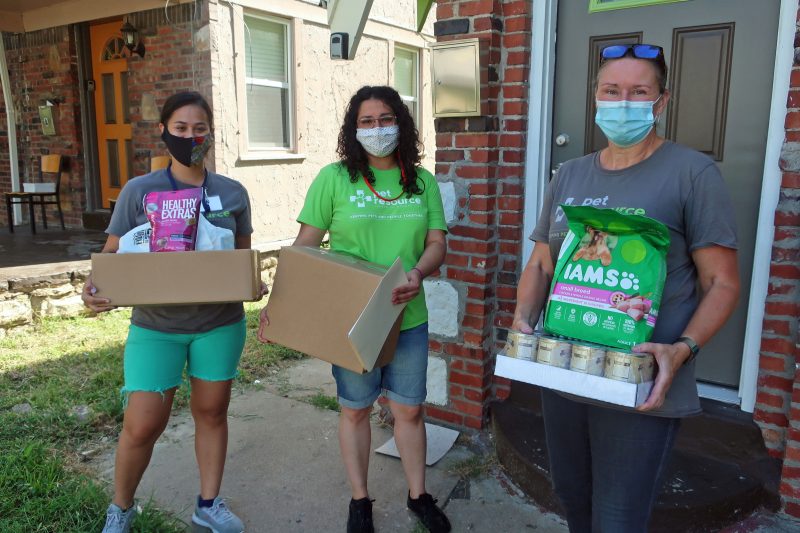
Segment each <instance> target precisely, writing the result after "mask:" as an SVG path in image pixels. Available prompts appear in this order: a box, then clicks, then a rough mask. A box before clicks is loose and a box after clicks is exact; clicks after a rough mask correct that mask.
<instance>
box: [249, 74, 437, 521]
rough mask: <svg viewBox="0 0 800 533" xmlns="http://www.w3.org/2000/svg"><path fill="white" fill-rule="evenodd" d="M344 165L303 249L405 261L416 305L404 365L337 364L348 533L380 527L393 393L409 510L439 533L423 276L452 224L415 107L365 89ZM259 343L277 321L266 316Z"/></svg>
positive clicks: (302, 239)
mask: <svg viewBox="0 0 800 533" xmlns="http://www.w3.org/2000/svg"><path fill="white" fill-rule="evenodd" d="M337 153H338V155H339V157H340V161H338V162H337V163H333V164H331V165H328V166H326V167H324V168H323V169H322V170H321V171H320V172H319V175H317V177H316V178H315V179H314V182H313V183H312V184H311V187H310V188H309V190H308V194H307V196H306V200H305V204H304V206H303V209H302V210H301V212H300V215H299V216H298V218H297V220H298V222H300V232H299V234H298V235H297V239H295V241H294V245H297V246H312V247H319V246H320V244H321V243H322V239H323V237H324V236H325V233H326V232H327V233H329V236H330V247H331V249H332V250H334V251H338V252H343V253H347V254H349V255H353V256H356V257H359V258H361V259H364V260H367V261H371V262H374V263H378V264H381V265H386V266H389V265H391V264H392V263H393V262H394V261H395V260H396V259H397V258H398V257H399V258H400V259H401V260H402V263H403V267H404V269H405V270H406V276H407V278H408V283H406V284H405V285H403V286H401V287H398V288H397V289H395V290H394V292H393V293H392V301H393V303H395V304H401V303H407V305H406V307H405V310H404V313H403V320H402V324H401V327H400V330H401V331H400V338H399V340H398V342H397V348H396V350H395V354H394V359H393V360H392V362H391V363H389V364H388V365H387V366H384V367H382V368H377V369H375V370H373V371H371V372H368V373H366V374H357V373H355V372H352V371H350V370H346V369H344V368H340V367H338V366H335V365H334V366H333V376H334V378H335V380H336V388H337V396H338V399H339V404H340V405H341V415H340V417H339V445H340V448H341V454H342V460H343V461H344V466H345V470H346V472H347V478H348V481H349V482H350V489H351V492H352V499H351V500H350V508H349V516H348V520H347V531H348V533H369V532H372V531H374V528H373V523H372V500H371V499H370V496H369V492H368V490H367V469H368V466H369V454H370V442H371V428H370V413H371V412H372V406H373V404H374V402H375V400H376V399H377V398H378V396H379V395H380V394H381V393H382V391H385V395H386V397H387V398H388V402H389V408H390V409H391V411H392V415H393V416H394V436H395V441H396V442H397V449H398V450H399V452H400V459H401V461H402V465H403V471H404V473H405V477H406V481H407V482H408V487H409V491H408V495H407V502H406V504H407V506H408V508H409V509H410V510H411V511H413V512H414V513H415V514H416V515H417V516H418V517H419V519H420V520H421V522H422V523H423V524H424V525H425V526H426V527H427V528H428V530H429V531H432V532H434V533H438V532H446V531H450V522H449V521H448V519H447V517H446V516H445V515H444V513H443V512H442V511H441V509H439V508H438V507H437V506H436V500H435V499H433V498H432V497H431V495H430V494H428V493H427V492H426V490H425V453H426V436H425V424H424V422H423V418H422V403H423V402H424V401H425V396H426V383H425V382H426V375H427V365H428V313H427V308H426V306H425V294H424V291H423V287H422V280H423V279H424V278H425V276H427V275H429V274H431V273H433V272H435V271H436V270H437V269H438V268H439V266H440V265H441V264H442V261H443V260H444V257H445V252H446V241H445V233H446V231H447V225H446V224H445V220H444V209H443V207H442V199H441V195H440V193H439V186H438V185H437V183H436V179H435V178H434V177H433V176H432V175H431V173H430V172H428V171H427V170H425V169H423V168H422V167H420V166H419V164H420V143H419V134H418V132H417V129H416V127H415V126H414V120H413V118H412V117H411V115H410V113H409V111H408V108H407V107H406V105H405V104H404V103H403V101H402V100H401V98H400V95H399V94H398V93H397V91H395V90H394V89H392V88H391V87H362V88H361V89H359V90H358V92H356V94H355V95H354V96H353V97H352V98H351V99H350V102H349V104H348V106H347V109H346V111H345V116H344V123H343V124H342V127H341V130H340V133H339V143H338V147H337ZM261 319H262V323H261V328H260V330H259V337H260V338H261V339H262V341H264V342H267V341H266V339H265V337H264V328H265V327H266V326H267V325H268V324H269V319H268V317H267V314H266V308H264V311H262V315H261Z"/></svg>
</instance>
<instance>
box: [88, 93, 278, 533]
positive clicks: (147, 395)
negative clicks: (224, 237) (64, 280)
mask: <svg viewBox="0 0 800 533" xmlns="http://www.w3.org/2000/svg"><path fill="white" fill-rule="evenodd" d="M212 119H213V115H212V113H211V108H210V107H209V105H208V102H207V101H206V100H205V98H203V96H202V95H201V94H199V93H197V92H181V93H177V94H174V95H172V96H170V97H169V98H167V100H166V102H164V106H163V108H162V109H161V122H160V124H159V128H160V130H161V138H162V140H163V141H164V144H165V145H166V147H167V149H168V150H169V153H170V156H171V160H170V164H169V166H168V167H167V168H165V169H162V170H156V171H155V172H151V173H149V174H145V175H144V176H139V177H137V178H134V179H132V180H130V181H129V182H128V183H126V184H125V187H123V189H122V191H121V192H120V194H119V198H118V199H117V204H116V207H115V209H114V213H113V214H112V216H111V222H110V223H109V226H108V229H107V230H106V233H108V240H107V241H106V244H105V246H104V247H103V253H116V252H117V251H118V250H119V248H120V238H121V237H122V236H123V235H125V234H126V233H128V232H129V231H131V230H132V229H134V228H137V227H138V226H140V225H142V224H146V223H147V215H146V213H145V208H144V205H143V201H142V200H143V198H144V196H145V195H146V194H147V193H149V192H153V191H174V190H183V189H190V188H198V187H199V188H202V189H203V190H202V192H201V194H202V202H201V204H202V212H203V213H204V214H201V215H200V216H205V217H206V219H207V220H208V222H210V223H211V224H212V225H213V226H215V227H218V228H220V229H222V228H224V229H226V230H229V231H230V232H231V233H232V234H233V240H234V245H235V247H236V248H250V239H251V237H250V235H251V234H252V233H253V227H252V225H251V223H250V200H249V198H248V195H247V191H246V190H245V188H244V187H243V186H242V184H241V183H239V182H237V181H234V180H232V179H230V178H227V177H225V176H221V175H219V174H215V173H213V172H209V171H208V170H206V169H205V165H204V160H205V156H206V154H207V152H208V150H209V148H210V147H211V145H212V142H213V137H212V127H213V124H212ZM217 231H219V230H217ZM223 232H224V230H223ZM154 274H155V273H154ZM198 290H199V291H202V290H203V289H202V286H199V287H198ZM95 292H96V291H95V287H94V286H93V285H92V281H91V278H89V279H88V280H87V282H86V285H85V286H84V289H83V294H82V298H83V301H84V303H85V304H86V306H87V307H89V308H90V309H92V310H93V311H94V312H97V313H99V312H103V311H108V310H110V309H113V305H114V302H113V301H109V300H108V299H106V298H100V297H97V296H95ZM261 292H262V293H264V292H266V286H265V285H263V284H262V288H261ZM244 342H245V318H244V308H243V306H242V304H241V303H223V304H207V305H170V306H136V307H134V308H133V312H132V314H131V326H130V330H129V332H128V338H127V339H126V342H125V353H124V360H123V365H124V375H125V384H124V387H123V388H122V393H123V394H124V396H125V418H124V421H123V424H122V433H121V434H120V437H119V444H118V445H117V453H116V457H115V463H114V497H113V499H112V503H111V505H109V507H108V510H107V513H106V523H105V527H104V529H103V532H104V533H126V532H128V531H130V529H131V525H132V523H133V521H134V519H135V517H136V513H137V509H136V505H135V503H134V499H133V498H134V493H135V492H136V488H137V486H138V485H139V482H140V481H141V479H142V475H143V474H144V471H145V469H146V468H147V465H148V464H149V462H150V457H151V455H152V453H153V447H154V446H155V443H156V441H157V440H158V438H159V436H160V435H161V433H162V432H163V431H164V428H165V427H166V425H167V422H168V421H169V417H170V412H171V410H172V402H173V399H174V397H175V391H176V390H177V388H178V386H180V384H181V382H182V381H183V372H184V369H185V370H186V373H187V375H188V376H189V380H190V382H191V398H190V400H189V404H190V407H191V411H192V418H193V419H194V423H195V454H196V455H197V465H198V468H199V471H200V494H199V495H198V497H197V503H196V505H195V509H194V513H193V515H192V522H194V523H195V524H199V525H201V526H204V527H207V528H209V529H210V530H211V531H213V532H214V533H239V532H242V531H244V525H243V523H242V521H241V520H240V519H239V518H238V517H237V516H236V515H234V514H233V513H232V512H231V511H230V510H229V509H228V507H227V505H226V504H225V501H224V500H223V499H222V498H220V497H219V491H220V486H221V484H222V472H223V470H224V467H225V454H226V450H227V445H228V404H229V402H230V395H231V384H232V381H233V378H234V377H235V376H236V373H237V370H236V368H237V366H238V364H239V358H240V356H241V354H242V349H243V348H244Z"/></svg>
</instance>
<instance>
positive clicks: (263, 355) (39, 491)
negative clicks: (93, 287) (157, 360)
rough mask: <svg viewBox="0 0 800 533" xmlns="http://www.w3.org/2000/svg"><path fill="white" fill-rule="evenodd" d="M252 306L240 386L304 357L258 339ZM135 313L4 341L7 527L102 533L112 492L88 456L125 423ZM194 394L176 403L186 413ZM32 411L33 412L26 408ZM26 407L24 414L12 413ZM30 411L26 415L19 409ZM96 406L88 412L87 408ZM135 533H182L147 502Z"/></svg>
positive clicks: (3, 501) (2, 501) (1, 434)
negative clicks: (126, 349)
mask: <svg viewBox="0 0 800 533" xmlns="http://www.w3.org/2000/svg"><path fill="white" fill-rule="evenodd" d="M261 305H262V304H260V303H258V304H246V306H245V310H246V312H247V342H246V345H245V350H244V354H243V356H242V361H241V365H240V376H239V378H238V379H237V383H236V384H235V386H239V387H245V386H247V384H248V383H252V382H253V381H254V380H256V379H260V378H262V377H264V376H266V375H267V373H268V372H269V369H270V368H271V367H274V366H275V365H279V364H280V363H281V362H282V361H285V360H287V359H298V358H301V357H303V356H302V355H301V354H298V353H297V352H294V351H292V350H289V349H287V348H283V347H281V346H274V345H262V344H261V343H259V342H258V340H257V339H256V331H257V327H258V310H259V308H260V307H261ZM129 318H130V312H129V311H114V312H111V313H104V314H102V315H100V316H98V317H93V318H73V319H46V320H44V321H42V322H41V323H40V324H39V325H38V326H37V328H36V329H35V330H34V331H32V332H30V333H26V334H22V335H9V336H7V337H6V338H3V339H0V531H2V532H3V533H8V532H13V533H17V532H19V533H22V532H25V533H31V532H54V533H55V532H59V533H60V532H70V533H72V532H75V533H77V532H97V531H100V530H101V529H102V527H103V523H104V521H105V509H106V507H107V506H108V502H109V498H110V496H109V494H108V492H107V488H106V487H105V484H104V483H102V482H99V481H97V480H95V479H92V477H91V475H90V472H89V470H88V469H86V468H85V467H84V466H83V465H82V464H81V456H82V455H81V452H85V451H88V450H94V449H97V448H98V447H101V446H103V445H104V444H112V445H113V444H114V443H115V441H116V438H117V435H118V433H119V430H120V428H121V423H122V399H121V398H120V394H119V389H120V387H121V386H122V350H123V344H124V340H125V335H126V332H127V327H128V324H129ZM187 400H188V393H187V391H186V389H185V388H182V390H181V391H179V393H178V394H177V395H176V402H175V407H176V408H181V407H185V406H186V404H187ZM25 404H27V405H28V406H30V407H29V408H28V407H27V406H26V405H25ZM14 406H17V409H16V410H17V411H20V410H21V411H22V412H14V411H12V407H14ZM20 407H22V409H20ZM86 408H88V416H86V415H84V414H83V412H84V411H86ZM135 524H136V525H135V527H134V531H137V532H155V531H158V532H165V533H169V532H177V531H184V530H185V526H184V525H183V524H182V523H181V522H180V520H178V519H177V518H175V517H172V516H170V515H169V514H167V513H164V512H161V511H159V510H157V509H155V508H154V507H153V506H152V505H144V512H143V513H142V514H141V515H140V516H139V518H137V520H136V523H135Z"/></svg>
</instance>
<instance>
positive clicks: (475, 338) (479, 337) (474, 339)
mask: <svg viewBox="0 0 800 533" xmlns="http://www.w3.org/2000/svg"><path fill="white" fill-rule="evenodd" d="M485 338H486V335H483V334H478V333H472V332H469V331H467V332H464V342H465V343H467V344H471V345H473V346H481V345H482V344H483V339H485Z"/></svg>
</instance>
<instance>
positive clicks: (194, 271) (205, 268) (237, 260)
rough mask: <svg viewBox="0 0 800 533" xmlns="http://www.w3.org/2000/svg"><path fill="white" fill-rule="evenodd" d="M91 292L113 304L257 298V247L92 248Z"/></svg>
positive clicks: (180, 302) (188, 302)
mask: <svg viewBox="0 0 800 533" xmlns="http://www.w3.org/2000/svg"><path fill="white" fill-rule="evenodd" d="M92 283H93V284H94V286H95V287H97V293H96V294H95V296H100V297H102V298H108V299H109V300H111V303H112V304H113V305H118V306H128V305H169V304H201V303H223V302H243V301H250V300H256V299H257V298H258V291H259V287H260V285H261V274H260V271H259V267H258V252H257V251H256V250H219V251H217V250H214V251H207V252H158V253H141V254H92Z"/></svg>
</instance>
